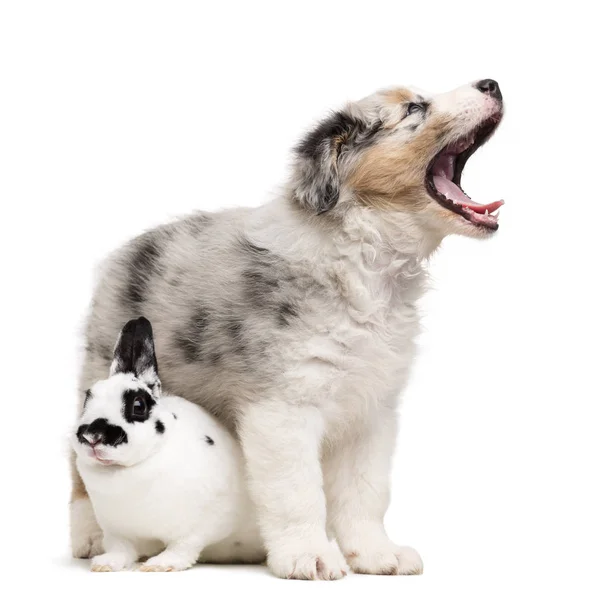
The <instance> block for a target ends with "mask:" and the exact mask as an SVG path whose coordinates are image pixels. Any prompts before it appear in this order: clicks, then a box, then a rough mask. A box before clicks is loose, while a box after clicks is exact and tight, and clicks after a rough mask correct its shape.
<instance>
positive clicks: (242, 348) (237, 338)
mask: <svg viewBox="0 0 591 600" xmlns="http://www.w3.org/2000/svg"><path fill="white" fill-rule="evenodd" d="M243 329H244V324H243V322H242V321H241V320H240V319H231V320H230V321H228V323H227V324H226V331H227V332H228V335H229V336H230V338H231V341H232V349H233V350H234V352H236V353H237V354H245V353H246V351H247V347H246V340H245V339H244V336H243V335H242V332H243Z"/></svg>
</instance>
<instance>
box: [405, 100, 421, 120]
mask: <svg viewBox="0 0 591 600" xmlns="http://www.w3.org/2000/svg"><path fill="white" fill-rule="evenodd" d="M424 111H425V105H424V104H423V103H418V102H409V103H408V105H407V107H406V116H407V117H408V116H409V115H412V114H414V113H418V112H424Z"/></svg>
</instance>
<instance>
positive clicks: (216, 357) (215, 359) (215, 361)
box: [209, 352, 222, 365]
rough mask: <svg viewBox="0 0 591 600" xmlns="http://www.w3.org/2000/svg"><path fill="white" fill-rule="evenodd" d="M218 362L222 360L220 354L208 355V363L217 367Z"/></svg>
mask: <svg viewBox="0 0 591 600" xmlns="http://www.w3.org/2000/svg"><path fill="white" fill-rule="evenodd" d="M220 360H222V354H221V352H213V353H212V354H210V355H209V362H210V363H211V364H212V365H217V364H218V363H219V362H220Z"/></svg>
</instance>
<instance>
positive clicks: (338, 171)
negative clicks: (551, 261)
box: [71, 79, 503, 579]
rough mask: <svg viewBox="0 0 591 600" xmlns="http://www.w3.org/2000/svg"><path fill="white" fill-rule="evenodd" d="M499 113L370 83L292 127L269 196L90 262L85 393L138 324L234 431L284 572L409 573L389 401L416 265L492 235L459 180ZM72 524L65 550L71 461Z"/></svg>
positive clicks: (80, 512)
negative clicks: (397, 513)
mask: <svg viewBox="0 0 591 600" xmlns="http://www.w3.org/2000/svg"><path fill="white" fill-rule="evenodd" d="M502 113H503V103H502V96H501V92H500V89H499V86H498V84H497V83H496V82H495V81H493V80H491V79H485V80H482V81H477V82H474V83H470V84H468V85H464V86H462V87H460V88H458V89H456V90H453V91H451V92H447V93H444V94H439V95H430V94H427V93H425V92H422V91H417V90H413V89H406V88H399V87H395V88H392V89H387V90H382V91H379V92H376V93H375V94H373V95H371V96H369V97H367V98H364V99H362V100H360V101H358V102H354V103H350V104H348V105H346V106H345V107H343V108H342V109H341V110H338V111H336V112H334V113H333V114H331V115H330V116H328V117H327V118H326V119H325V120H324V121H322V122H321V123H319V124H318V125H317V126H316V127H315V128H314V129H312V130H311V131H310V132H308V134H307V135H305V136H304V137H303V139H302V140H301V141H300V142H299V144H298V145H297V146H296V148H295V151H294V162H293V168H292V172H291V177H290V178H289V180H288V182H287V183H286V185H285V188H284V191H283V193H282V194H281V196H280V197H278V198H277V199H275V200H274V201H271V202H269V203H268V204H265V205H263V206H260V207H258V208H245V209H234V210H227V211H222V212H217V213H203V212H202V213H196V214H193V215H191V216H188V217H186V218H183V219H181V220H178V221H176V222H173V223H169V224H166V225H163V226H161V227H158V228H157V229H154V230H152V231H148V232H147V233H144V234H143V235H140V236H139V237H137V238H135V239H134V240H132V241H131V242H130V243H128V244H127V245H126V246H124V247H123V248H121V249H119V250H117V251H116V252H115V253H114V254H113V255H112V256H111V257H110V258H109V259H108V260H107V261H106V263H105V264H104V265H103V269H102V273H101V277H100V281H99V282H98V284H97V287H96V291H95V294H94V299H93V302H92V309H91V312H90V316H89V319H88V325H87V330H86V358H85V363H84V367H83V372H82V376H81V385H80V398H81V401H82V399H83V398H84V391H85V390H86V389H87V388H89V387H91V385H92V384H93V383H94V382H95V381H97V380H99V379H104V378H105V377H106V376H107V374H108V372H109V365H110V362H111V359H112V351H113V346H114V345H115V342H116V340H117V335H118V332H119V330H120V328H121V327H122V325H123V324H124V323H125V322H126V321H128V320H130V319H132V318H134V317H137V316H138V315H145V316H146V317H148V318H149V319H150V321H151V322H152V324H153V327H154V335H155V340H156V345H157V348H158V354H159V366H160V376H161V379H162V385H163V386H164V388H165V389H166V390H168V392H169V393H171V394H175V395H178V396H182V397H184V398H188V399H189V400H191V401H193V402H197V403H199V404H200V405H201V406H203V407H205V408H206V409H207V410H209V411H210V412H211V413H212V414H214V415H215V416H217V417H218V418H219V419H220V420H221V421H222V422H223V423H224V424H225V425H226V426H227V427H228V428H230V430H231V431H233V432H234V433H235V435H236V436H237V437H238V439H239V441H240V444H241V447H242V450H243V452H244V455H245V458H246V464H247V473H248V478H249V485H250V488H249V489H250V494H251V495H252V499H253V500H254V502H255V504H256V507H257V514H258V518H259V522H260V527H261V532H262V536H263V540H264V543H265V548H266V551H267V563H268V566H269V568H270V569H271V571H272V572H273V573H274V574H275V575H277V576H279V577H286V578H287V577H293V578H300V579H338V578H340V577H342V576H343V575H344V574H345V573H346V572H347V571H348V570H349V569H351V570H352V571H354V572H356V573H381V574H399V575H403V574H415V573H421V571H422V562H421V558H420V557H419V555H418V553H417V552H416V551H415V550H413V549H412V548H409V547H404V546H398V545H396V544H395V543H394V542H392V541H391V540H390V539H389V537H388V535H387V533H386V531H385V529H384V524H383V518H384V514H385V512H386V509H387V508H388V504H389V502H390V489H389V476H390V466H391V459H392V452H393V447H394V442H395V437H396V429H397V412H396V411H397V404H398V398H399V396H400V394H401V391H402V390H403V389H404V386H405V384H406V381H407V378H408V374H409V369H410V368H411V365H412V362H413V357H414V354H415V343H414V340H415V336H416V335H417V332H418V330H419V320H418V315H417V308H416V304H417V300H418V299H419V297H420V296H421V294H422V293H423V280H424V271H423V262H424V259H425V258H426V257H428V256H429V255H430V254H431V253H432V252H433V251H434V250H435V249H436V248H437V246H438V245H439V244H440V242H441V241H442V239H443V238H444V237H445V236H446V235H449V234H462V235H467V236H471V237H476V238H487V237H489V236H491V235H492V234H493V233H494V232H495V231H496V230H497V228H498V224H497V216H496V214H495V211H496V210H497V209H498V208H499V206H500V205H501V204H502V201H498V202H493V203H491V204H488V205H482V204H478V203H477V202H475V201H473V200H471V199H470V198H469V197H468V196H467V195H466V194H465V193H464V192H463V191H462V189H461V186H460V184H461V177H462V170H463V168H464V165H465V164H466V161H467V160H468V158H469V157H470V156H471V155H472V153H473V152H474V151H475V150H477V149H478V147H479V146H481V145H482V144H483V143H484V142H486V140H488V138H489V137H490V136H491V134H492V133H493V132H494V131H495V129H496V127H497V125H498V123H499V122H500V120H501V117H502ZM228 176H229V177H231V176H232V175H231V173H228ZM71 530H72V547H73V553H74V555H75V556H78V557H83V556H92V555H95V554H96V553H98V552H100V551H101V540H102V533H101V531H100V529H99V527H98V526H97V524H96V520H95V518H94V514H93V510H92V506H91V504H90V501H89V499H88V496H87V494H86V491H85V489H84V486H83V485H82V483H81V480H80V478H79V476H78V475H77V473H76V472H75V469H74V487H73V496H72V504H71Z"/></svg>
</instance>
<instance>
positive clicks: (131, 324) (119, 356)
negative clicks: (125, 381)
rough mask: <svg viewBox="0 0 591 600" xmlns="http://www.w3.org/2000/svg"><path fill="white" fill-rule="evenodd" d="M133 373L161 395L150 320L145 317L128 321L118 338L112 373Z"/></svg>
mask: <svg viewBox="0 0 591 600" xmlns="http://www.w3.org/2000/svg"><path fill="white" fill-rule="evenodd" d="M116 373H133V374H134V375H135V376H136V377H138V378H139V379H141V380H142V381H144V383H146V384H147V385H148V386H149V387H150V388H151V389H152V390H153V392H155V393H156V395H159V392H160V379H159V378H158V362H157V361H156V352H155V349H154V334H153V333H152V325H151V324H150V321H148V319H146V318H144V317H140V318H139V319H133V320H132V321H128V322H127V323H126V324H125V326H124V327H123V329H122V330H121V333H120V334H119V338H118V339H117V344H116V345H115V352H114V354H113V362H112V363H111V372H110V374H111V375H115V374H116Z"/></svg>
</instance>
